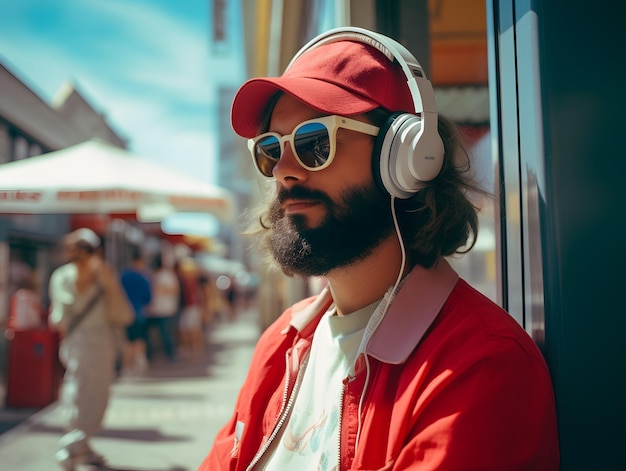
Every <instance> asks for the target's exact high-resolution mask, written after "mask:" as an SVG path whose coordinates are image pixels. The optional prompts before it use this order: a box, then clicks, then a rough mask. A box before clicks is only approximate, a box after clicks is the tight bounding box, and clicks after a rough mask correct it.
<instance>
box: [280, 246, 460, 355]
mask: <svg viewBox="0 0 626 471" xmlns="http://www.w3.org/2000/svg"><path fill="white" fill-rule="evenodd" d="M458 279H459V275H458V274H457V273H456V272H455V271H454V269H453V268H452V267H451V266H450V264H449V263H448V262H447V261H446V260H445V259H444V258H441V259H439V260H438V262H437V263H436V264H435V265H434V266H433V267H432V268H428V269H426V268H424V267H422V266H419V265H417V266H415V267H414V268H413V270H411V272H410V273H409V275H408V277H407V279H406V281H405V282H404V283H403V285H402V286H401V288H400V290H399V291H398V293H397V295H396V296H395V298H394V299H393V301H392V302H391V304H390V306H389V309H388V311H387V313H386V314H385V317H384V319H383V320H382V321H381V322H380V324H379V325H378V327H377V328H376V330H375V331H374V333H373V334H372V336H371V338H370V340H369V342H368V344H367V347H366V348H365V351H366V353H367V354H368V355H370V356H372V357H374V358H376V359H378V360H380V361H382V362H385V363H391V364H400V363H404V362H405V361H406V359H407V358H408V357H409V355H410V354H411V352H412V351H413V350H414V349H415V347H416V346H417V344H418V343H419V342H420V341H421V340H422V338H423V337H424V334H425V333H426V331H427V330H428V328H429V327H430V326H431V324H432V323H433V321H434V320H435V319H436V318H437V315H438V314H439V312H440V311H441V308H442V307H443V305H444V303H445V302H446V300H447V299H448V296H449V295H450V293H451V292H452V290H453V289H454V287H455V286H456V283H457V281H458ZM332 303H333V299H332V296H331V294H330V290H329V289H328V287H326V288H324V290H322V292H321V293H320V295H319V296H318V297H317V298H315V300H314V301H313V302H312V303H311V304H309V305H307V306H306V307H304V308H303V309H300V310H297V311H294V313H293V316H292V319H291V323H290V324H291V325H292V326H293V327H295V328H296V329H297V330H298V331H299V332H300V334H301V335H302V336H303V337H308V336H309V335H312V334H313V332H314V331H315V328H316V327H317V324H318V321H319V318H320V317H321V316H322V315H323V314H324V313H325V312H326V310H327V309H328V308H329V307H330V306H331V305H332ZM313 320H315V322H312V321H313Z"/></svg>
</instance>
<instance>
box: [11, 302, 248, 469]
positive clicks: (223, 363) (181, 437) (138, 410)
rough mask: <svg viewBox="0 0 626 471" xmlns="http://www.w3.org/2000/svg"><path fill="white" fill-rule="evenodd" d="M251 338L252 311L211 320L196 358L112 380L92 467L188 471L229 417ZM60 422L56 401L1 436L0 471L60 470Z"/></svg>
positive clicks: (157, 363) (158, 363)
mask: <svg viewBox="0 0 626 471" xmlns="http://www.w3.org/2000/svg"><path fill="white" fill-rule="evenodd" d="M258 336H259V331H258V327H257V318H256V312H255V311H253V310H251V311H247V312H242V313H240V314H239V315H238V316H237V318H236V319H235V320H234V321H220V320H218V321H216V323H215V325H214V326H213V327H212V328H211V330H210V332H209V334H208V345H209V347H208V351H207V353H206V355H204V356H203V357H202V358H199V359H196V360H181V361H179V362H176V363H169V362H166V361H165V360H160V361H155V362H154V363H153V364H152V366H151V368H150V371H149V372H147V373H146V374H145V375H144V376H143V377H138V378H120V379H118V380H117V382H116V383H115V384H114V385H113V388H112V395H111V401H110V404H109V408H108V409H107V414H106V416H105V421H104V428H103V430H102V432H101V433H100V435H98V436H97V437H96V438H95V439H94V440H93V446H94V448H95V449H96V450H97V451H98V452H100V453H102V454H104V455H105V456H106V457H107V460H108V466H107V467H106V468H99V469H101V470H102V469H107V470H112V471H195V470H196V469H197V467H198V466H199V465H200V463H201V461H202V460H203V458H204V457H205V456H206V454H207V452H208V450H209V448H210V446H211V443H212V441H213V438H214V436H215V434H216V433H217V431H218V430H219V428H220V427H221V426H222V425H223V424H224V422H226V420H228V418H229V417H230V415H231V413H232V408H233V404H234V402H235V399H236V395H237V391H238V390H239V386H240V385H241V383H242V381H243V379H244V376H245V373H246V372H247V368H248V363H249V361H250V357H251V355H252V349H253V348H254V345H255V344H256V341H257V339H258ZM66 422H67V420H66V417H65V414H64V410H63V408H62V407H60V406H59V405H58V404H56V403H55V404H52V405H50V406H48V407H46V408H45V409H43V410H41V411H39V412H37V413H35V414H34V415H32V416H31V417H29V418H28V419H27V420H26V421H24V422H23V423H21V424H20V425H18V426H17V427H14V428H12V429H10V430H9V431H8V432H6V433H4V434H2V435H0V463H1V465H0V467H1V468H2V469H6V470H17V471H48V470H51V471H53V470H57V469H61V468H60V467H59V466H58V465H57V463H56V462H55V460H54V454H55V452H56V450H57V441H58V439H59V437H60V436H61V434H62V433H63V425H64V424H65V423H66ZM84 469H88V468H84Z"/></svg>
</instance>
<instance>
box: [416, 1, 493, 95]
mask: <svg viewBox="0 0 626 471" xmlns="http://www.w3.org/2000/svg"><path fill="white" fill-rule="evenodd" d="M428 9H429V17H430V20H429V24H430V41H431V79H432V82H433V83H434V84H435V85H440V86H441V85H467V84H486V83H487V80H488V78H487V29H486V28H487V23H486V5H485V0H429V2H428Z"/></svg>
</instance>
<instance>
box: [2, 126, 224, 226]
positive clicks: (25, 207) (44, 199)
mask: <svg viewBox="0 0 626 471" xmlns="http://www.w3.org/2000/svg"><path fill="white" fill-rule="evenodd" d="M129 212H136V213H137V215H138V218H140V219H145V220H160V219H161V218H163V217H164V216H166V215H168V214H171V213H173V212H206V213H210V214H213V215H215V216H216V217H218V218H219V219H221V220H222V221H230V220H232V218H233V207H232V198H231V195H230V193H229V192H228V191H227V190H225V189H223V188H220V187H217V186H214V185H210V184H208V183H205V182H203V181H201V180H197V179H194V178H192V177H188V176H186V175H184V174H181V173H179V172H177V171H175V170H173V169H171V168H168V167H165V166H162V165H159V164H157V163H154V162H151V161H149V160H147V159H144V158H141V157H137V156H133V155H132V154H131V153H129V152H127V151H125V150H123V149H120V148H119V147H115V146H113V145H110V144H108V143H105V142H103V141H100V140H97V139H96V140H91V141H88V142H84V143H82V144H78V145H76V146H73V147H69V148H66V149H62V150H58V151H55V152H50V153H48V154H43V155H40V156H36V157H31V158H28V159H24V160H20V161H17V162H10V163H6V164H2V165H0V213H4V214H7V213H13V214H15V213H21V214H44V213H55V214H80V213H84V214H115V213H129Z"/></svg>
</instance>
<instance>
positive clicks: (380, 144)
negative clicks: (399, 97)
mask: <svg viewBox="0 0 626 471" xmlns="http://www.w3.org/2000/svg"><path fill="white" fill-rule="evenodd" d="M400 114H402V113H400V112H397V113H392V114H391V115H389V117H388V118H387V120H386V121H385V122H384V123H383V125H382V126H380V129H379V131H378V136H376V140H375V141H374V148H373V150H372V174H373V176H374V181H375V182H376V185H377V186H378V188H379V189H380V190H381V191H382V192H384V193H389V194H391V195H393V194H394V193H395V192H396V191H395V190H394V189H393V185H392V184H391V183H390V176H389V151H388V150H387V149H388V148H389V142H390V140H391V139H392V137H391V136H389V128H390V127H391V125H392V123H393V122H394V120H395V119H396V117H397V116H399V115H400ZM383 148H385V149H386V150H385V156H384V158H383ZM390 187H391V188H390Z"/></svg>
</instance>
